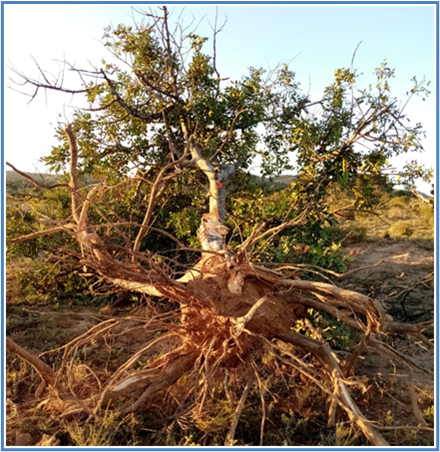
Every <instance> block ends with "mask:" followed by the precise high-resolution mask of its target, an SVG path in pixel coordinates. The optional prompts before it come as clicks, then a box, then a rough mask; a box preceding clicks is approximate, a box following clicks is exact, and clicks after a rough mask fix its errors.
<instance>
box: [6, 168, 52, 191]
mask: <svg viewBox="0 0 440 452" xmlns="http://www.w3.org/2000/svg"><path fill="white" fill-rule="evenodd" d="M26 174H27V175H28V176H30V177H32V179H35V180H36V181H37V182H39V183H41V184H45V185H52V184H56V183H57V182H59V181H60V176H58V175H56V174H44V173H43V174H41V173H26ZM32 187H34V184H33V183H32V182H31V181H29V180H27V179H26V178H25V177H23V176H21V175H20V174H18V173H16V172H15V171H6V191H8V192H14V191H18V190H23V189H25V188H32Z"/></svg>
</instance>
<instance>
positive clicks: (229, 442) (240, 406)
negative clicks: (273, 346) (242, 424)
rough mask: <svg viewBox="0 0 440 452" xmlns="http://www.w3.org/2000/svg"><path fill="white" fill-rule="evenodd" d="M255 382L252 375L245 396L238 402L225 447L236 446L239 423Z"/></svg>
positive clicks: (244, 392)
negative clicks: (235, 437) (235, 440)
mask: <svg viewBox="0 0 440 452" xmlns="http://www.w3.org/2000/svg"><path fill="white" fill-rule="evenodd" d="M254 381H255V375H254V374H252V375H251V376H250V378H249V380H248V381H247V383H246V387H245V388H244V391H243V394H242V395H241V397H240V401H239V402H238V405H237V408H236V410H235V414H234V418H233V420H232V424H231V427H230V429H229V431H228V433H227V435H226V439H225V446H233V445H234V436H235V430H236V429H237V425H238V421H239V419H240V415H241V412H242V411H243V408H244V404H245V402H246V399H247V396H248V394H249V390H250V389H251V386H252V384H253V383H254Z"/></svg>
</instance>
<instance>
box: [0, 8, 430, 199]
mask: <svg viewBox="0 0 440 452" xmlns="http://www.w3.org/2000/svg"><path fill="white" fill-rule="evenodd" d="M146 7H147V5H145V8H146ZM169 8H170V9H171V10H174V17H176V18H177V16H178V14H179V13H180V10H181V6H180V5H178V6H172V5H170V6H169ZM434 13H435V10H434V5H421V4H414V5H404V4H393V5H350V4H343V5H331V4H326V5H295V4H291V5H257V4H247V5H219V6H218V15H219V23H222V22H223V19H224V18H225V17H226V16H227V18H228V21H227V24H226V26H225V29H224V31H223V32H222V33H221V34H220V35H219V36H218V47H217V60H218V67H219V70H220V73H221V75H222V76H223V77H231V78H233V79H234V78H239V77H240V76H241V75H243V74H245V73H246V71H247V68H248V67H249V66H254V67H265V68H273V67H274V66H276V65H277V64H278V63H279V62H284V61H289V60H292V59H293V61H292V62H291V64H290V67H291V69H292V70H294V71H296V73H297V78H298V80H299V81H300V82H301V84H302V87H303V89H304V90H305V91H306V92H307V91H309V90H310V93H311V96H312V98H313V99H315V100H317V99H318V98H319V97H320V96H321V94H322V91H323V89H324V87H325V86H326V85H327V84H329V83H331V81H332V77H333V73H334V70H335V69H337V68H340V67H349V66H350V63H351V58H352V55H353V52H354V50H355V48H356V46H357V45H358V43H359V42H360V41H362V44H361V46H360V47H359V49H358V51H357V54H356V59H355V67H356V68H357V69H358V71H359V72H361V73H363V74H364V75H363V76H362V78H361V82H364V83H365V84H368V83H370V82H371V81H372V80H373V78H372V74H373V72H374V68H375V67H377V66H378V65H379V64H380V63H381V62H382V61H383V60H384V59H387V61H388V63H389V65H390V67H393V68H395V69H396V78H395V80H394V82H393V85H392V87H393V91H394V93H395V94H397V95H399V96H400V95H401V96H402V99H403V98H404V95H405V92H406V91H407V89H408V87H409V86H410V79H411V78H412V77H413V76H414V75H416V76H417V77H418V78H420V79H421V78H423V77H426V79H428V80H431V81H432V82H433V88H434V87H435V83H434V82H435V77H436V75H435V22H434V20H435V15H434ZM192 15H194V16H195V17H196V19H200V18H202V17H203V16H205V19H204V21H203V22H202V23H201V25H200V27H199V29H198V33H199V34H201V35H202V36H206V37H210V36H211V34H212V31H211V28H210V26H209V23H208V22H210V23H211V24H213V23H214V18H215V6H214V5H192V6H186V8H185V12H184V14H183V18H184V20H185V21H186V22H189V20H190V18H191V16H192ZM132 16H133V12H132V10H131V8H130V6H129V4H128V3H127V4H124V5H104V4H103V5H59V4H58V5H57V4H51V5H38V4H34V5H19V4H8V5H5V16H4V22H5V29H4V33H5V40H4V46H5V47H4V49H5V61H6V62H8V61H10V63H12V64H13V65H14V66H15V67H16V68H17V69H20V70H23V71H25V72H26V73H28V74H35V73H36V72H35V66H33V62H32V59H31V55H32V56H33V57H35V59H36V60H37V61H38V62H39V64H40V65H41V66H42V67H44V68H50V69H51V70H52V72H54V73H56V72H57V66H56V65H55V63H54V62H53V61H52V62H51V60H52V59H63V58H64V57H65V58H66V59H67V60H68V61H71V62H76V63H77V65H78V66H81V67H84V68H85V67H86V66H87V60H90V61H91V62H94V63H96V64H99V62H100V60H101V58H102V57H106V56H107V55H106V51H105V50H104V49H103V47H102V45H101V44H100V39H101V37H102V33H103V28H104V27H105V26H107V25H110V24H112V25H117V24H118V23H130V22H132ZM135 17H136V15H135ZM137 17H138V16H137ZM196 22H197V20H196ZM210 46H211V44H210V43H209V44H208V47H207V49H206V50H209V49H210V48H211V47H210ZM5 71H6V72H5V80H6V81H5V83H6V89H5V112H6V114H5V148H6V159H7V160H8V161H10V162H11V163H12V164H14V165H17V166H18V167H20V168H22V169H24V170H27V171H33V170H35V166H37V167H38V169H39V170H40V171H44V167H43V166H42V164H41V163H40V164H38V159H39V157H41V156H42V155H45V154H48V153H49V152H50V146H51V145H53V144H55V140H54V139H53V126H51V125H50V124H55V123H56V121H57V120H61V121H66V120H68V119H69V115H71V113H72V108H71V106H75V105H80V99H79V98H78V99H76V98H74V99H73V100H72V99H71V98H70V97H68V96H59V95H55V94H53V93H52V94H49V95H48V96H47V98H46V97H45V96H44V94H43V93H41V95H40V97H39V98H38V99H37V100H36V101H34V102H33V103H31V104H30V105H26V104H27V101H28V99H27V98H25V97H24V96H22V95H19V94H17V93H15V92H13V91H11V90H10V89H8V88H7V86H8V85H10V84H11V83H10V82H9V77H12V78H13V76H12V75H11V74H10V73H9V72H8V69H7V68H5ZM408 113H409V114H410V116H411V118H412V119H413V120H414V121H416V122H418V121H420V122H422V124H424V126H425V129H426V130H427V132H428V137H427V139H426V140H425V141H424V146H425V148H426V152H425V155H418V156H417V158H419V159H420V160H423V161H425V162H427V164H428V165H429V166H434V159H435V131H436V126H437V125H436V120H435V93H432V94H431V96H430V98H428V99H427V100H426V101H425V102H422V101H421V99H420V100H419V99H415V100H414V101H412V102H411V103H410V105H409V107H408ZM59 114H61V117H60V116H59ZM396 164H397V165H401V164H402V159H399V160H398V161H396ZM422 188H423V189H425V191H427V187H426V186H425V187H422Z"/></svg>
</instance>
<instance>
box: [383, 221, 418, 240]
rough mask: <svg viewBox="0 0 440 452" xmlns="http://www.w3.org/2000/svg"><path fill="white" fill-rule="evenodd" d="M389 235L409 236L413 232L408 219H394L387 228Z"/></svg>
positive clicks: (395, 236) (397, 236)
mask: <svg viewBox="0 0 440 452" xmlns="http://www.w3.org/2000/svg"><path fill="white" fill-rule="evenodd" d="M388 233H389V234H390V237H393V238H399V237H411V236H412V235H413V233H414V229H413V228H412V226H411V222H410V221H396V222H395V223H394V224H392V225H391V227H390V229H389V230H388Z"/></svg>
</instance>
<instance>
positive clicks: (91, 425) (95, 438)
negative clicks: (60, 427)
mask: <svg viewBox="0 0 440 452" xmlns="http://www.w3.org/2000/svg"><path fill="white" fill-rule="evenodd" d="M129 418H130V416H128V418H127V419H120V417H119V413H117V412H114V411H113V412H111V411H107V410H106V411H105V413H104V416H102V417H99V418H94V419H93V420H90V421H86V422H80V421H74V422H70V423H66V430H67V433H68V434H69V436H70V439H71V441H72V442H73V444H74V445H75V446H86V447H91V446H112V445H114V439H115V437H116V436H117V435H118V434H121V433H124V432H123V431H122V430H124V429H125V427H124V426H125V424H126V423H127V422H129V420H130V419H129ZM129 442H130V441H129ZM126 445H128V444H126Z"/></svg>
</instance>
